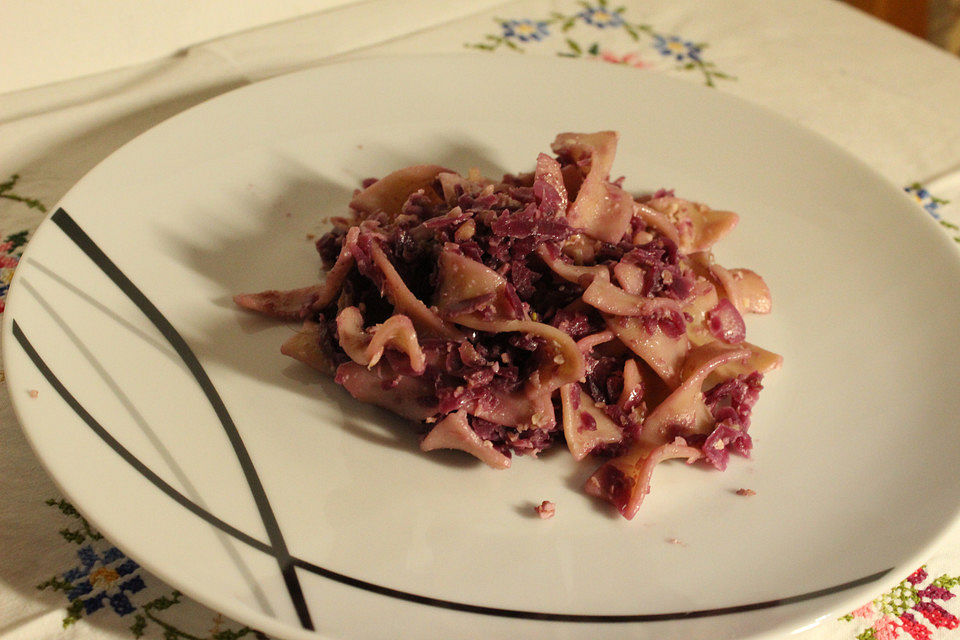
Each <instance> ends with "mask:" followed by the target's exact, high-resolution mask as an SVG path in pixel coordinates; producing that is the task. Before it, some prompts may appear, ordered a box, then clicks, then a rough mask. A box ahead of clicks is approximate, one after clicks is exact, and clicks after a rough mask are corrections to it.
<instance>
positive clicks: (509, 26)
mask: <svg viewBox="0 0 960 640" xmlns="http://www.w3.org/2000/svg"><path fill="white" fill-rule="evenodd" d="M501 26H502V27H503V38H504V40H511V39H513V38H515V39H517V40H519V41H520V42H531V41H537V42H538V41H540V40H543V39H544V38H545V37H547V36H549V35H550V31H549V30H547V23H546V22H543V21H542V20H541V21H538V22H534V21H533V20H504V21H503V22H502V23H501Z"/></svg>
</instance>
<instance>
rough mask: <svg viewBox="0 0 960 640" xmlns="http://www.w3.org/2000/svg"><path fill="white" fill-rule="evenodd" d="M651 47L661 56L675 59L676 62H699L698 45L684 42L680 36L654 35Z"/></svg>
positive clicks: (687, 41)
mask: <svg viewBox="0 0 960 640" xmlns="http://www.w3.org/2000/svg"><path fill="white" fill-rule="evenodd" d="M653 46H654V48H655V49H656V50H657V51H659V52H660V53H661V54H662V55H665V56H671V57H673V58H676V60H677V62H683V61H684V60H688V61H690V62H700V53H701V50H700V45H697V44H694V43H693V42H690V41H689V40H684V39H683V38H681V37H680V36H662V35H660V34H656V35H654V36H653Z"/></svg>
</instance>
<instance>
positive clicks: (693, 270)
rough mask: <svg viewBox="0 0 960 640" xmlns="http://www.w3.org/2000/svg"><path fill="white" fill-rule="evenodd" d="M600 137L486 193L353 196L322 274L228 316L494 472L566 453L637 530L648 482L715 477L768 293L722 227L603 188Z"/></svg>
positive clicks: (729, 220)
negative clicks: (755, 317)
mask: <svg viewBox="0 0 960 640" xmlns="http://www.w3.org/2000/svg"><path fill="white" fill-rule="evenodd" d="M616 148H617V134H616V132H613V131H600V132H596V133H588V134H582V133H561V134H560V135H558V136H557V138H556V140H555V141H554V143H553V144H552V146H551V149H552V151H553V155H548V154H543V153H541V154H540V155H539V157H538V158H537V160H536V163H535V169H534V171H533V172H532V173H527V174H518V175H506V176H504V177H503V178H502V179H501V180H499V181H493V180H489V179H486V178H484V177H482V176H480V175H479V174H478V172H476V171H475V170H471V171H470V172H469V173H468V174H467V175H465V176H464V175H461V174H459V173H456V172H454V171H451V170H449V169H446V168H444V167H440V166H437V165H417V166H412V167H407V168H404V169H400V170H399V171H395V172H394V173H391V174H389V175H387V176H385V177H383V178H381V179H379V180H368V181H367V182H365V183H364V188H363V189H360V190H358V191H357V192H356V194H355V195H354V197H353V200H352V202H351V204H350V212H349V214H350V215H349V217H346V218H335V219H334V228H333V230H332V231H330V232H329V233H327V234H326V235H324V236H323V237H322V238H320V239H319V240H318V241H317V249H318V251H319V253H320V256H321V258H322V261H323V263H324V267H325V269H326V270H327V274H326V277H325V278H324V279H323V280H322V281H321V282H319V283H316V284H312V285H308V286H306V287H302V288H299V289H294V290H290V291H264V292H261V293H254V294H243V295H238V296H236V297H235V298H234V299H235V301H236V303H237V304H238V305H240V306H241V307H244V308H246V309H250V310H253V311H257V312H260V313H263V314H266V315H269V316H273V317H276V318H279V319H282V320H297V321H300V322H301V323H302V326H301V327H300V330H299V331H298V332H297V333H296V334H294V335H293V336H292V337H291V338H289V339H288V340H287V341H286V342H285V343H284V344H283V345H282V346H281V351H282V352H283V353H284V354H286V355H288V356H291V357H293V358H295V359H297V360H300V361H301V362H303V363H305V364H307V365H309V366H311V367H314V368H316V369H318V370H320V371H323V372H325V373H327V374H330V375H332V376H333V377H334V379H335V380H336V381H337V382H338V383H339V384H341V385H342V386H343V387H344V388H345V389H346V390H347V391H349V392H350V394H351V395H353V396H354V397H355V398H357V399H358V400H360V401H363V402H369V403H373V404H376V405H379V406H381V407H384V408H386V409H388V410H390V411H393V412H394V413H396V414H398V415H400V416H403V417H404V418H408V419H410V420H412V421H416V422H417V423H419V424H420V425H421V430H422V434H421V441H420V442H421V448H422V449H423V450H424V451H430V450H433V449H441V448H443V449H460V450H462V451H465V452H466V453H469V454H470V455H473V456H474V457H476V458H478V459H479V460H481V461H483V462H484V463H486V464H487V465H489V466H490V467H492V468H495V469H505V468H508V467H510V464H511V460H512V457H513V456H514V455H529V456H535V455H536V454H538V453H540V452H541V451H544V450H546V449H548V448H550V447H553V446H556V445H559V444H565V445H566V446H567V448H568V449H569V451H570V453H571V454H572V455H573V457H574V458H575V459H576V460H578V461H580V460H587V459H594V460H597V464H598V468H597V470H596V471H595V472H594V473H593V475H591V476H590V478H589V480H588V481H587V483H586V486H585V489H586V491H587V493H589V494H591V495H593V496H597V497H599V498H602V499H604V500H607V501H609V502H610V503H611V504H612V505H613V506H614V507H615V508H616V509H617V510H618V511H619V512H620V513H621V514H622V515H623V516H624V517H626V518H628V519H630V518H633V517H634V516H635V515H636V513H637V510H638V509H639V507H640V504H641V502H642V501H643V498H644V496H646V494H647V493H649V491H650V482H651V478H652V474H653V470H654V467H655V466H656V465H657V464H659V463H660V462H662V461H664V460H668V459H672V458H680V459H683V460H686V461H687V463H694V462H697V461H699V462H700V463H702V464H707V465H712V466H713V467H716V468H717V469H720V470H722V469H724V468H725V467H726V465H727V461H728V456H729V454H730V452H733V453H736V454H739V455H743V456H746V455H748V454H749V452H750V449H751V447H752V442H751V439H750V436H749V434H748V429H749V427H750V415H751V412H752V409H753V406H754V404H755V403H756V401H757V398H758V395H759V392H760V390H761V389H762V380H763V376H764V374H766V373H768V372H769V371H771V370H774V369H777V368H779V367H780V365H781V358H780V356H778V355H776V354H774V353H771V352H769V351H766V350H764V349H762V348H760V347H758V346H756V345H753V344H750V343H748V342H746V340H745V338H746V325H745V323H744V321H743V314H748V313H769V312H770V310H771V302H770V291H769V289H768V288H767V286H766V284H765V283H764V281H763V279H762V278H761V277H760V276H759V275H757V274H756V273H754V272H753V271H750V270H748V269H725V268H724V267H721V266H720V265H718V264H716V262H715V261H714V258H713V255H712V253H711V248H712V247H713V245H714V244H715V243H716V242H717V241H718V240H720V239H721V238H722V237H724V236H725V235H726V234H728V233H729V232H730V231H731V230H732V229H733V228H734V227H735V226H736V224H737V219H738V218H737V216H736V214H734V213H731V212H729V211H720V210H714V209H711V208H710V207H708V206H707V205H704V204H701V203H696V202H690V201H688V200H684V199H682V198H679V197H677V196H676V195H674V194H673V193H672V192H669V191H659V192H657V193H654V194H648V195H644V196H639V197H636V196H634V195H632V194H630V193H629V192H628V191H627V190H625V188H624V186H623V179H622V178H621V179H618V180H611V179H610V171H611V169H612V167H613V162H614V155H615V153H616Z"/></svg>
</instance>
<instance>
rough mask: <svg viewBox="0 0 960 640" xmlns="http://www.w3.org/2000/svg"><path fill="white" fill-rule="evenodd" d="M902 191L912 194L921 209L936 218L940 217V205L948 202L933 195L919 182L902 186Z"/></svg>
mask: <svg viewBox="0 0 960 640" xmlns="http://www.w3.org/2000/svg"><path fill="white" fill-rule="evenodd" d="M904 191H906V192H907V193H909V194H910V195H912V196H913V198H914V199H915V200H916V201H917V204H919V205H920V206H921V207H923V209H924V210H925V211H926V212H927V213H929V214H930V215H932V216H933V217H934V218H935V219H936V220H939V219H940V207H941V206H943V205H945V204H948V203H949V200H943V199H942V198H937V197H934V196H933V195H932V194H931V193H930V192H929V191H927V189H926V187H924V186H923V185H922V184H920V183H919V182H914V183H913V184H911V185H910V186H908V187H905V188H904Z"/></svg>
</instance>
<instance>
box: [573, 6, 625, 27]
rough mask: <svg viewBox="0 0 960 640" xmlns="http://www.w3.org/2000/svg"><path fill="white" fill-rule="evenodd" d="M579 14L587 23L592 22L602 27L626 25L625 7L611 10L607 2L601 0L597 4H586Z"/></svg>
mask: <svg viewBox="0 0 960 640" xmlns="http://www.w3.org/2000/svg"><path fill="white" fill-rule="evenodd" d="M577 16H578V17H579V18H581V19H582V20H583V21H584V22H586V23H587V24H592V25H593V26H595V27H600V28H601V29H605V28H607V27H620V26H623V25H624V19H623V7H620V8H619V9H615V10H613V11H611V10H609V9H607V6H606V3H605V2H601V3H600V4H599V5H597V6H590V5H585V6H584V9H583V11H581V12H580V13H578V14H577Z"/></svg>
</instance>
